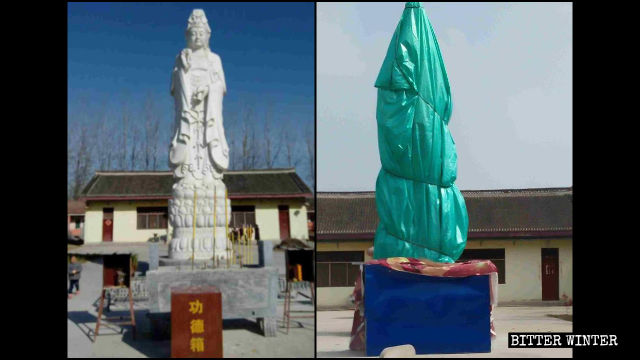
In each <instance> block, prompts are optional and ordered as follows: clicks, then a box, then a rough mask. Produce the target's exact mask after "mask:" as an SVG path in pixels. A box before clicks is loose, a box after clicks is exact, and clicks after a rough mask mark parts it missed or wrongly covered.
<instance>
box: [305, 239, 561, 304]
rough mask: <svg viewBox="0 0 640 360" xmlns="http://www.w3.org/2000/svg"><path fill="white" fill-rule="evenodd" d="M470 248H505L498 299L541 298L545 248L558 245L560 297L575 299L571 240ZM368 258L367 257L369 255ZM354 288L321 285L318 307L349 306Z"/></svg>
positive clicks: (323, 245) (473, 243) (472, 243)
mask: <svg viewBox="0 0 640 360" xmlns="http://www.w3.org/2000/svg"><path fill="white" fill-rule="evenodd" d="M371 245H373V244H372V243H370V242H369V243H364V242H337V243H336V242H320V243H318V247H317V250H318V251H350V250H351V251H359V250H362V251H365V250H366V249H367V248H368V247H369V246H371ZM466 248H467V249H502V248H503V249H505V283H504V284H499V285H498V302H499V303H508V302H514V301H518V302H520V301H541V299H542V270H541V263H542V254H541V251H542V250H541V249H542V248H558V262H559V267H560V270H559V284H558V287H559V295H560V300H564V301H573V256H572V251H573V250H572V240H571V239H569V238H564V239H520V240H511V239H509V240H469V241H468V242H467V247H466ZM365 260H368V257H366V259H365ZM352 292H353V286H351V287H320V288H318V291H317V296H318V308H319V309H322V308H349V307H352V306H353V305H352V304H351V302H350V300H349V295H350V294H351V293H352Z"/></svg>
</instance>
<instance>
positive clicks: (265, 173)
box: [82, 169, 312, 244]
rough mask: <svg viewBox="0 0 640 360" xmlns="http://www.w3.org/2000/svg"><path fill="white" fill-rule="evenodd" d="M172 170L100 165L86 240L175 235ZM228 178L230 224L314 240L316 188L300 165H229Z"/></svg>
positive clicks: (86, 196)
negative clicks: (310, 222)
mask: <svg viewBox="0 0 640 360" xmlns="http://www.w3.org/2000/svg"><path fill="white" fill-rule="evenodd" d="M173 182H174V180H173V174H172V173H171V172H169V171H99V172H96V174H95V176H94V177H93V178H92V179H91V181H90V182H89V183H88V184H87V186H86V187H85V188H84V190H83V192H82V196H83V200H84V201H85V203H86V213H85V214H86V215H85V226H84V227H85V229H84V235H85V237H84V240H85V244H90V243H100V242H111V241H112V242H144V241H148V240H150V239H152V238H153V237H154V236H158V237H159V238H161V239H167V240H168V241H169V240H170V238H171V228H170V224H169V221H168V200H169V199H170V198H171V189H172V185H173ZM223 182H224V183H225V185H226V186H227V191H228V194H229V200H230V202H231V214H230V218H229V221H230V223H231V224H230V226H231V227H233V226H238V227H239V226H242V225H252V226H254V227H255V228H257V233H256V236H257V237H258V238H259V239H261V240H281V239H289V238H294V239H299V240H305V241H307V240H309V231H308V226H307V207H306V205H305V204H306V203H307V201H308V198H310V197H311V196H312V192H311V189H309V187H308V186H307V185H306V184H305V183H304V181H302V179H301V178H300V177H299V176H298V174H296V172H295V169H269V170H245V171H228V172H225V173H224V178H223Z"/></svg>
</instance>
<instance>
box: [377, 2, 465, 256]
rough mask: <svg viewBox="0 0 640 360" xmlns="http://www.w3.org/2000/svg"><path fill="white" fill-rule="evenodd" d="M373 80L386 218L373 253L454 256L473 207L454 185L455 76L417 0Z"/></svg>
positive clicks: (380, 202)
mask: <svg viewBox="0 0 640 360" xmlns="http://www.w3.org/2000/svg"><path fill="white" fill-rule="evenodd" d="M375 86H376V87H377V88H378V101H377V110H376V118H377V123H378V149H379V152H380V162H381V164H382V169H381V170H380V173H379V175H378V179H377V182H376V203H377V209H378V214H379V216H380V225H379V227H378V231H377V232H376V237H375V242H374V258H376V259H379V258H386V257H394V256H404V257H416V258H428V259H431V260H433V261H441V262H453V261H455V260H456V259H457V258H458V257H459V256H460V254H461V253H462V251H463V250H464V247H465V245H466V241H467V230H468V215H467V210H466V206H465V204H464V198H463V197H462V195H461V193H460V191H459V190H458V189H457V187H456V186H455V185H454V181H455V180H456V176H457V154H456V147H455V143H454V141H453V138H452V136H451V133H450V132H449V129H448V128H447V124H448V122H449V118H450V116H451V110H452V103H451V92H450V89H449V80H448V78H447V73H446V70H445V67H444V62H443V60H442V56H441V54H440V48H439V46H438V41H437V39H436V36H435V33H434V31H433V28H432V27H431V24H430V23H429V20H428V19H427V17H426V16H425V14H424V10H423V9H422V8H421V7H420V5H419V3H407V5H406V7H405V10H404V12H403V14H402V18H401V20H400V23H399V24H398V26H397V28H396V31H395V33H394V35H393V38H392V40H391V43H390V44H389V48H388V50H387V54H386V56H385V59H384V61H383V64H382V68H381V69H380V73H379V74H378V78H377V79H376V83H375Z"/></svg>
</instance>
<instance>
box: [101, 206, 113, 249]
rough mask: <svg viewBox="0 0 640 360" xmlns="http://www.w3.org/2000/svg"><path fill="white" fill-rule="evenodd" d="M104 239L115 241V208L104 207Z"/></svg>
mask: <svg viewBox="0 0 640 360" xmlns="http://www.w3.org/2000/svg"><path fill="white" fill-rule="evenodd" d="M102 241H113V208H104V209H102Z"/></svg>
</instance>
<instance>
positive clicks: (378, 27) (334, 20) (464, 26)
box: [317, 2, 573, 191]
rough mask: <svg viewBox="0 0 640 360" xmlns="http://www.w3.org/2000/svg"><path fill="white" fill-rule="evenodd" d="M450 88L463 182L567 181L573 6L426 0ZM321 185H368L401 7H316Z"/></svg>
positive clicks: (463, 185) (486, 185) (485, 185)
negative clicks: (384, 76) (381, 83)
mask: <svg viewBox="0 0 640 360" xmlns="http://www.w3.org/2000/svg"><path fill="white" fill-rule="evenodd" d="M422 5H423V7H424V9H425V12H426V15H427V17H428V18H429V20H430V21H431V24H432V25H433V28H434V30H435V33H436V36H437V37H438V42H439V45H440V50H441V52H442V56H443V59H444V62H445V66H446V69H447V74H448V76H449V82H450V85H451V91H452V101H453V114H452V117H451V122H450V123H449V129H450V130H451V133H452V135H453V139H454V141H455V143H456V148H457V153H458V179H457V181H456V184H457V185H458V187H459V188H460V189H463V190H473V189H509V188H535V187H564V186H572V184H573V178H572V172H573V169H572V166H573V162H572V156H573V152H572V144H573V140H572V117H573V113H572V101H573V97H572V96H573V92H572V81H573V78H572V71H573V68H572V61H573V58H572V46H573V45H572V37H573V34H572V17H573V14H572V5H571V3H439V2H423V3H422ZM317 9H318V10H317V12H318V17H317V21H318V24H317V41H318V44H317V52H318V57H317V69H318V74H317V82H318V84H317V86H318V89H317V109H318V118H317V169H318V170H317V171H318V178H317V179H318V184H317V190H318V191H371V190H374V189H375V181H376V177H377V175H378V171H379V170H380V159H379V154H378V142H377V130H376V118H375V111H376V89H375V88H374V86H373V84H374V82H375V79H376V76H377V75H378V72H379V70H380V66H381V64H382V60H383V59H384V56H385V53H386V50H387V47H388V45H389V41H390V40H391V37H392V35H393V32H394V30H395V27H396V25H397V24H398V21H399V20H400V16H401V15H402V11H403V10H404V3H318V7H317Z"/></svg>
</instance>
